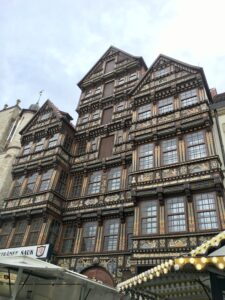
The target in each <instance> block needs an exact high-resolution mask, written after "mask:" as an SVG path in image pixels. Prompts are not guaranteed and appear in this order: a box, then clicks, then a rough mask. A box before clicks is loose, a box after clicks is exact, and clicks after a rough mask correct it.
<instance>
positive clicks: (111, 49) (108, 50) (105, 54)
mask: <svg viewBox="0 0 225 300" xmlns="http://www.w3.org/2000/svg"><path fill="white" fill-rule="evenodd" d="M112 51H113V52H121V53H123V54H124V55H126V56H128V57H130V58H133V59H137V60H139V61H140V62H141V63H142V64H143V65H144V67H145V68H146V69H147V65H146V63H145V61H144V59H143V57H142V56H134V55H132V54H130V53H127V52H125V51H123V50H121V49H119V48H116V47H114V46H110V47H109V48H108V49H107V50H106V52H105V53H104V54H103V55H102V56H101V57H100V58H99V60H98V61H97V62H96V63H95V64H94V66H93V67H92V68H91V69H90V70H89V71H88V72H87V74H86V75H85V76H84V77H83V78H82V79H81V80H80V81H79V82H78V84H77V85H78V86H79V87H81V86H82V83H83V82H84V80H85V79H86V78H87V77H88V75H90V73H91V72H92V71H93V70H94V69H95V68H96V67H97V65H98V64H99V62H100V61H101V60H102V59H104V58H105V57H107V55H109V54H110V52H112Z"/></svg>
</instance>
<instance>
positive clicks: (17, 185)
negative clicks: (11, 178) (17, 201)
mask: <svg viewBox="0 0 225 300" xmlns="http://www.w3.org/2000/svg"><path fill="white" fill-rule="evenodd" d="M23 181H24V176H21V177H19V178H17V179H15V183H14V186H13V190H12V193H11V197H17V196H19V194H20V190H21V187H22V184H23Z"/></svg>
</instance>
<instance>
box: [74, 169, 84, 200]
mask: <svg viewBox="0 0 225 300" xmlns="http://www.w3.org/2000/svg"><path fill="white" fill-rule="evenodd" d="M82 184H83V175H81V174H78V175H75V176H74V178H73V185H72V190H71V197H79V196H80V195H81V191H82Z"/></svg>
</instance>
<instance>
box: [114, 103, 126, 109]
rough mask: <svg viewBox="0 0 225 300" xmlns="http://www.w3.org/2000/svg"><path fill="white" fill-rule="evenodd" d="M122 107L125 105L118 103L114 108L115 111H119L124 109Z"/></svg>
mask: <svg viewBox="0 0 225 300" xmlns="http://www.w3.org/2000/svg"><path fill="white" fill-rule="evenodd" d="M124 106H125V103H124V102H121V103H118V104H117V106H116V111H121V110H123V109H124Z"/></svg>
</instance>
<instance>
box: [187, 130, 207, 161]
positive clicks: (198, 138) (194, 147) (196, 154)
mask: <svg viewBox="0 0 225 300" xmlns="http://www.w3.org/2000/svg"><path fill="white" fill-rule="evenodd" d="M186 143H187V157H188V159H197V158H202V157H206V156H207V152H206V145H205V139H204V133H203V132H202V131H199V132H195V133H191V134H188V135H187V136H186Z"/></svg>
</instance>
